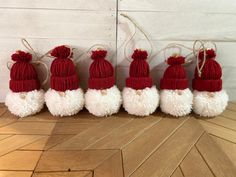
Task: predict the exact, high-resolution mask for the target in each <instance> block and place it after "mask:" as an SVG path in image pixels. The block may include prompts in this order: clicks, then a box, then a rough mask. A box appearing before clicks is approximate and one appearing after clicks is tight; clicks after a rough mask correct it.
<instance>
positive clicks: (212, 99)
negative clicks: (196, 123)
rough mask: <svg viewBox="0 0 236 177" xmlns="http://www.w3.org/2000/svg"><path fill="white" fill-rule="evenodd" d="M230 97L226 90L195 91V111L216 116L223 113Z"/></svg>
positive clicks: (206, 115)
mask: <svg viewBox="0 0 236 177" xmlns="http://www.w3.org/2000/svg"><path fill="white" fill-rule="evenodd" d="M228 100H229V97H228V95H227V93H226V91H225V90H221V91H219V92H200V91H196V90H195V91H194V92H193V111H194V112H195V113H196V114H199V115H200V116H204V117H214V116H217V115H219V114H221V113H222V112H223V111H224V110H225V108H226V106H227V104H228Z"/></svg>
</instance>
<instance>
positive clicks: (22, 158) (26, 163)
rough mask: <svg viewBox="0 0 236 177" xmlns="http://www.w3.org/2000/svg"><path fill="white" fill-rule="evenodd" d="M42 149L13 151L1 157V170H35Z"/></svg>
mask: <svg viewBox="0 0 236 177" xmlns="http://www.w3.org/2000/svg"><path fill="white" fill-rule="evenodd" d="M41 153H42V151H13V152H11V153H8V154H6V155H4V156H1V157H0V170H22V171H27V170H31V171H33V170H34V168H35V166H36V164H37V162H38V160H39V157H40V155H41Z"/></svg>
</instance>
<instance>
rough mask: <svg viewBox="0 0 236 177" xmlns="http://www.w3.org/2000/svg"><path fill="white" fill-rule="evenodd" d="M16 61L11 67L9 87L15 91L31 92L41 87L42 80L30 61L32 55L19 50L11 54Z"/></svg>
mask: <svg viewBox="0 0 236 177" xmlns="http://www.w3.org/2000/svg"><path fill="white" fill-rule="evenodd" d="M11 58H12V60H13V61H15V63H14V64H13V66H12V67H11V72H10V78H11V79H10V82H9V87H10V89H11V90H12V91H13V92H29V91H32V90H38V89H40V82H39V79H38V75H37V72H36V70H35V68H34V66H33V65H32V64H31V63H30V61H31V60H32V55H31V54H30V53H26V52H23V51H17V52H16V53H14V54H13V55H12V56H11Z"/></svg>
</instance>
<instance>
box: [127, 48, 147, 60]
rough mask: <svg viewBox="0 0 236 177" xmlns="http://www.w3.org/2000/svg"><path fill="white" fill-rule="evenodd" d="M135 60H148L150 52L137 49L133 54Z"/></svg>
mask: <svg viewBox="0 0 236 177" xmlns="http://www.w3.org/2000/svg"><path fill="white" fill-rule="evenodd" d="M131 57H132V58H133V59H134V60H146V59H147V57H148V53H147V51H146V50H141V49H136V50H134V53H133V54H132V56H131Z"/></svg>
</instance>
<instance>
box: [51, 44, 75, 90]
mask: <svg viewBox="0 0 236 177" xmlns="http://www.w3.org/2000/svg"><path fill="white" fill-rule="evenodd" d="M51 55H52V56H55V57H57V58H56V59H54V60H53V62H52V64H51V69H50V70H51V81H50V86H51V88H52V89H54V90H56V91H62V92H64V91H66V90H76V89H78V88H79V79H78V76H77V73H76V69H75V65H74V63H73V61H72V60H71V59H70V58H69V57H71V56H70V48H68V47H66V46H59V47H56V48H55V49H53V50H52V52H51ZM71 55H72V53H71Z"/></svg>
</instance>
